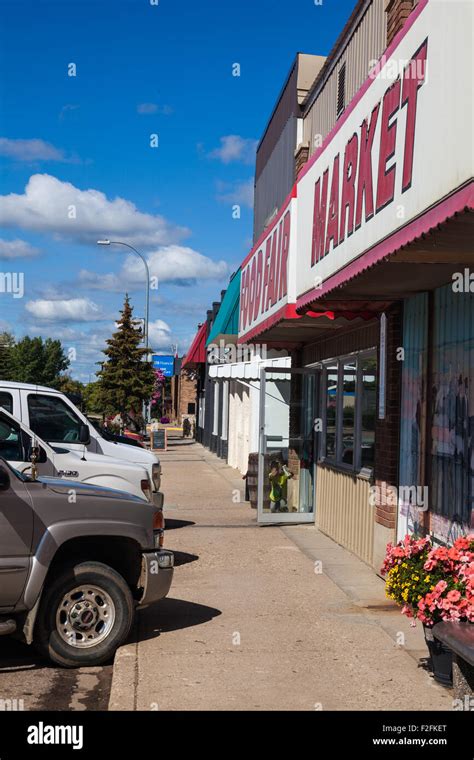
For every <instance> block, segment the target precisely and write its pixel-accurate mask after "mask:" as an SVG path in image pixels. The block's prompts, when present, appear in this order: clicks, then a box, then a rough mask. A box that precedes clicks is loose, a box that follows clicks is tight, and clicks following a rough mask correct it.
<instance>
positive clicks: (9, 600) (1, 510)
mask: <svg viewBox="0 0 474 760" xmlns="http://www.w3.org/2000/svg"><path fill="white" fill-rule="evenodd" d="M32 539H33V509H32V502H31V498H30V495H29V494H28V491H27V490H26V487H25V484H24V483H23V481H22V480H20V478H18V477H17V476H16V475H15V474H14V473H13V471H12V470H11V469H10V468H9V467H8V466H7V465H6V464H5V463H4V462H2V461H0V609H2V608H4V609H9V608H11V607H13V606H14V605H15V604H16V603H17V602H18V600H19V598H20V596H21V594H22V591H23V589H24V587H25V583H26V580H27V578H28V573H29V569H30V562H31V543H32Z"/></svg>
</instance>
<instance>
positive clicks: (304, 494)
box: [258, 367, 321, 523]
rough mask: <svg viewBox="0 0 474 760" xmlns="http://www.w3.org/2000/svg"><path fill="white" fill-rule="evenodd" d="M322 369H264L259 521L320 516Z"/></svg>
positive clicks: (291, 520) (305, 519) (296, 520)
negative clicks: (317, 487)
mask: <svg viewBox="0 0 474 760" xmlns="http://www.w3.org/2000/svg"><path fill="white" fill-rule="evenodd" d="M320 374H321V372H320V370H318V369H286V368H278V369H276V368H272V367H265V368H263V369H262V371H261V376H260V444H259V461H258V522H259V523H306V522H314V517H315V502H314V498H315V476H316V466H315V464H316V461H317V452H318V447H319V431H320V425H318V424H317V423H318V421H319V420H318V418H319V409H320V404H319V392H320Z"/></svg>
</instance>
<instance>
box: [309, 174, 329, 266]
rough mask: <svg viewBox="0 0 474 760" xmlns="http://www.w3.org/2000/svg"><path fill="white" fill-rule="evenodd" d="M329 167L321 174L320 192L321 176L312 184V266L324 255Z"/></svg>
mask: <svg viewBox="0 0 474 760" xmlns="http://www.w3.org/2000/svg"><path fill="white" fill-rule="evenodd" d="M328 179H329V169H326V171H325V172H324V174H323V189H322V192H321V177H319V178H318V181H317V182H316V184H315V186H314V206H313V240H312V246H311V266H312V267H313V266H314V265H315V264H316V263H317V262H318V261H319V260H320V259H322V258H323V256H324V235H325V231H326V203H327V196H328Z"/></svg>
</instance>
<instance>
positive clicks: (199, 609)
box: [134, 599, 222, 641]
mask: <svg viewBox="0 0 474 760" xmlns="http://www.w3.org/2000/svg"><path fill="white" fill-rule="evenodd" d="M218 615H222V612H221V610H217V609H215V608H214V607H206V606H205V605H204V604H196V603H195V602H187V601H186V600H184V599H163V601H161V602H160V603H159V604H157V605H155V606H151V607H147V608H146V609H144V610H141V611H140V615H139V625H138V626H137V628H138V630H136V631H135V637H136V638H135V637H134V638H135V641H136V640H138V641H147V640H148V639H154V638H157V637H158V636H161V634H162V633H169V632H170V631H180V630H182V629H183V628H191V627H192V626H195V625H202V624H203V623H208V622H209V621H210V620H212V619H213V618H215V617H218Z"/></svg>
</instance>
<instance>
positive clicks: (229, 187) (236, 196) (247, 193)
mask: <svg viewBox="0 0 474 760" xmlns="http://www.w3.org/2000/svg"><path fill="white" fill-rule="evenodd" d="M217 189H218V194H217V200H219V201H221V202H222V203H237V204H239V205H240V206H248V208H253V202H254V182H253V179H252V177H250V179H248V180H245V181H243V182H234V183H233V184H229V183H224V182H218V183H217Z"/></svg>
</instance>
